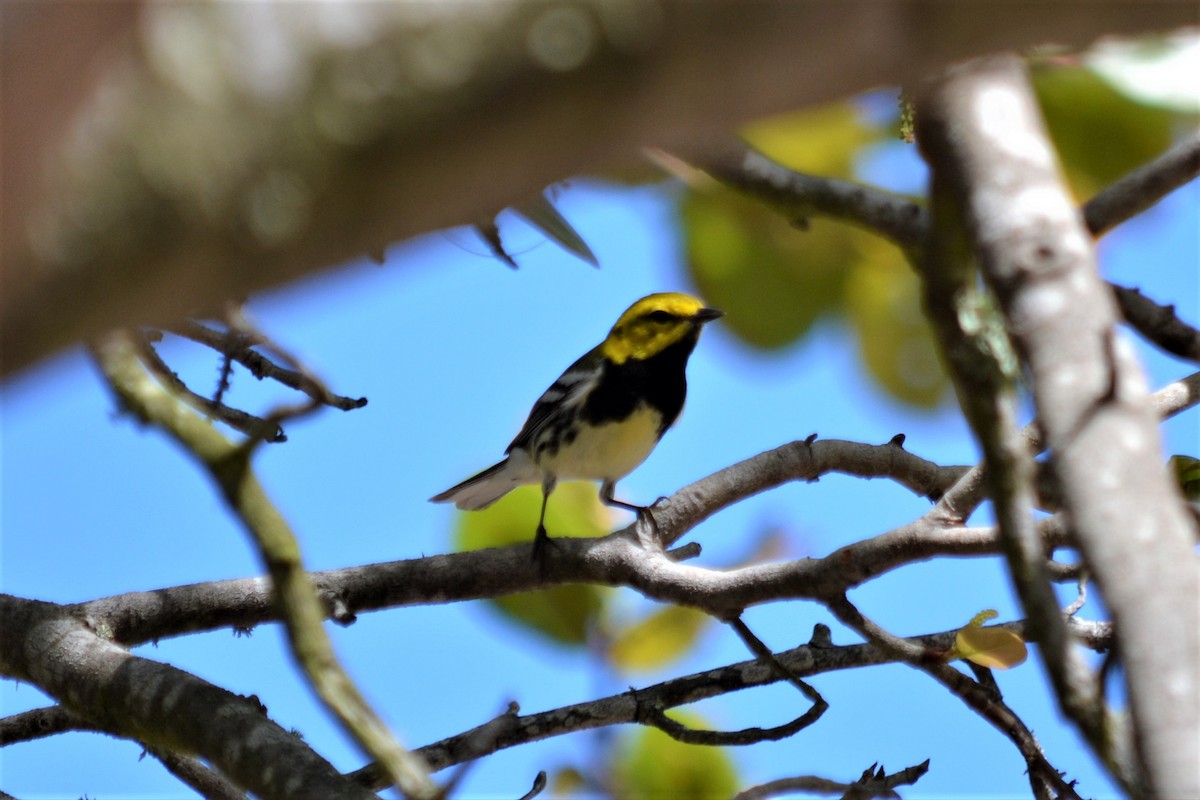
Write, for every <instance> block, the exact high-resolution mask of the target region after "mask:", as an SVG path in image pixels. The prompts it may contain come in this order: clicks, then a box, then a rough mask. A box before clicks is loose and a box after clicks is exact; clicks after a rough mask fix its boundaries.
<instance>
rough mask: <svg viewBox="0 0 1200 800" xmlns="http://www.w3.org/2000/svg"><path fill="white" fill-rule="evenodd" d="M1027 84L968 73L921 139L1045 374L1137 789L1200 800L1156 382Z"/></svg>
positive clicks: (934, 103) (1184, 549) (923, 108)
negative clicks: (1147, 373)
mask: <svg viewBox="0 0 1200 800" xmlns="http://www.w3.org/2000/svg"><path fill="white" fill-rule="evenodd" d="M1024 87H1025V84H1024V80H1023V72H1022V68H1021V65H1020V63H1019V62H1018V61H1017V60H1016V59H989V60H984V61H981V62H976V63H973V64H972V65H969V66H967V67H964V68H961V69H959V70H957V71H954V72H952V73H951V74H950V76H949V77H948V78H947V79H946V80H945V82H944V83H941V84H938V85H937V86H936V88H935V89H934V90H933V91H932V92H931V94H930V95H929V96H928V97H927V98H926V101H925V103H924V104H923V105H920V104H919V106H918V108H919V112H918V119H919V120H920V121H921V122H922V123H923V124H922V127H921V133H920V138H921V141H922V146H923V148H924V149H925V150H926V152H927V153H928V154H929V158H930V160H931V162H932V163H933V164H934V165H935V169H939V170H940V172H941V175H942V180H944V181H945V186H946V191H947V193H948V195H949V196H950V197H951V198H952V201H953V202H954V203H956V204H957V205H958V207H959V208H961V209H962V213H963V216H964V219H965V222H966V229H967V234H968V236H969V238H970V240H971V243H972V247H973V249H974V251H975V253H976V254H977V256H978V258H979V260H980V262H981V264H982V266H983V270H984V274H985V276H986V278H987V280H988V281H989V282H990V284H991V285H992V287H993V288H994V290H995V293H996V296H997V298H998V299H999V301H1000V305H1001V308H1002V310H1003V312H1004V315H1005V317H1006V320H1007V327H1008V330H1009V332H1010V333H1011V336H1012V337H1013V341H1014V342H1015V344H1016V347H1017V349H1018V351H1019V353H1020V355H1021V358H1022V360H1023V362H1024V363H1025V365H1026V366H1027V368H1028V370H1029V373H1030V376H1031V380H1032V386H1033V394H1034V400H1035V403H1036V405H1037V410H1038V416H1039V421H1040V425H1041V429H1042V430H1043V431H1044V433H1045V439H1046V444H1047V445H1048V447H1049V450H1050V453H1051V461H1050V465H1051V469H1052V470H1053V471H1054V473H1055V474H1056V475H1057V477H1058V479H1059V485H1060V487H1061V491H1062V502H1063V507H1064V509H1065V511H1066V513H1067V514H1068V515H1069V516H1070V518H1071V520H1072V526H1073V528H1074V529H1075V530H1076V533H1077V536H1078V544H1079V547H1080V549H1081V550H1082V553H1083V555H1084V558H1085V560H1086V561H1087V564H1088V566H1089V569H1090V570H1091V574H1092V576H1093V577H1094V579H1095V580H1096V582H1097V583H1098V584H1099V585H1100V588H1101V590H1102V592H1103V594H1104V597H1105V601H1106V602H1107V603H1108V605H1109V607H1110V608H1111V609H1112V612H1113V615H1114V618H1115V620H1114V621H1115V622H1116V624H1117V630H1118V631H1119V634H1118V641H1119V646H1118V651H1119V653H1120V656H1121V658H1122V660H1123V663H1124V665H1125V668H1126V671H1125V674H1126V683H1127V686H1128V690H1129V696H1130V710H1131V714H1132V722H1133V727H1134V733H1135V735H1134V741H1135V742H1137V743H1138V746H1139V753H1138V757H1139V760H1140V767H1141V770H1140V772H1141V775H1142V779H1143V780H1144V782H1145V784H1144V785H1143V786H1139V787H1130V788H1131V789H1133V790H1134V791H1136V792H1138V793H1145V795H1146V796H1150V797H1190V796H1200V768H1198V764H1197V759H1198V758H1200V756H1198V755H1197V754H1198V753H1200V681H1198V680H1197V677H1196V672H1195V664H1196V663H1197V661H1198V659H1200V608H1198V606H1197V603H1196V597H1197V596H1200V569H1198V565H1197V561H1196V558H1195V555H1194V552H1193V545H1194V537H1195V533H1194V531H1193V529H1192V525H1191V522H1190V520H1189V519H1188V517H1187V516H1186V514H1185V513H1184V508H1183V504H1182V502H1181V500H1180V497H1179V494H1178V490H1177V489H1175V488H1173V487H1172V485H1171V484H1170V482H1169V481H1168V478H1167V474H1166V471H1165V470H1164V469H1163V466H1162V463H1163V460H1164V459H1163V456H1162V452H1161V446H1160V444H1159V435H1158V430H1157V420H1156V418H1155V415H1154V414H1153V412H1152V410H1151V404H1150V401H1149V397H1148V395H1147V392H1146V388H1145V381H1144V378H1143V377H1142V375H1141V372H1140V368H1139V367H1138V365H1137V362H1136V360H1135V358H1134V356H1133V354H1132V352H1131V350H1130V348H1129V346H1128V345H1127V344H1126V343H1125V342H1124V341H1123V340H1122V339H1121V338H1120V337H1119V336H1118V334H1117V332H1116V330H1115V324H1116V322H1117V315H1116V309H1115V304H1114V303H1113V299H1112V295H1111V293H1110V292H1109V290H1108V288H1107V286H1106V285H1105V284H1104V283H1103V281H1101V280H1100V278H1099V276H1098V274H1097V272H1096V264H1095V256H1094V252H1093V249H1092V247H1091V237H1090V234H1089V232H1088V231H1087V230H1086V229H1085V228H1084V227H1083V225H1082V223H1081V221H1080V219H1079V215H1078V213H1077V211H1076V209H1075V208H1074V206H1073V204H1072V202H1071V199H1070V197H1069V196H1068V194H1067V193H1066V191H1065V190H1064V189H1063V188H1062V184H1061V180H1060V179H1059V176H1058V174H1057V162H1056V159H1055V156H1054V154H1053V152H1052V150H1051V149H1050V148H1049V146H1048V145H1047V143H1046V140H1045V136H1044V134H1043V133H1042V132H1041V130H1040V128H1041V126H1040V120H1039V119H1038V116H1037V112H1036V109H1035V107H1034V105H1033V103H1032V100H1031V99H1030V98H1029V96H1028V94H1027V90H1026V89H1025V88H1024ZM1117 489H1119V491H1117ZM1129 498H1137V502H1130V501H1129ZM1067 710H1068V712H1070V711H1071V707H1070V705H1068V706H1067ZM1084 729H1085V731H1089V733H1092V735H1093V737H1094V736H1095V732H1093V731H1090V730H1089V727H1088V725H1087V724H1086V723H1085V728H1084ZM1093 741H1095V739H1094V738H1093Z"/></svg>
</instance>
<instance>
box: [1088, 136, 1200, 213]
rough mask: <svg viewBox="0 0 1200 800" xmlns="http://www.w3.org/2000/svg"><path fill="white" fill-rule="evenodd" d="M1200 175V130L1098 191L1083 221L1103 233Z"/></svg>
mask: <svg viewBox="0 0 1200 800" xmlns="http://www.w3.org/2000/svg"><path fill="white" fill-rule="evenodd" d="M1197 175H1200V133H1194V134H1192V135H1191V136H1189V137H1187V138H1186V139H1184V140H1183V141H1182V142H1180V143H1179V144H1177V145H1175V146H1174V147H1172V148H1171V149H1170V150H1168V151H1167V152H1165V153H1163V154H1162V155H1161V156H1159V157H1158V158H1156V159H1154V160H1153V161H1151V162H1150V163H1149V164H1144V165H1143V166H1140V167H1138V168H1137V169H1135V170H1133V171H1132V172H1130V173H1129V174H1128V175H1125V176H1123V177H1121V178H1120V179H1119V180H1117V181H1116V182H1115V183H1112V184H1110V185H1108V186H1106V187H1104V189H1103V190H1101V191H1100V192H1098V193H1097V194H1096V196H1095V197H1093V198H1092V199H1091V200H1088V201H1087V202H1086V203H1084V204H1083V221H1084V224H1085V225H1087V229H1088V231H1089V232H1090V233H1091V234H1092V235H1093V236H1100V235H1102V234H1104V233H1107V232H1108V231H1110V230H1112V229H1113V228H1115V227H1117V226H1118V225H1120V224H1121V223H1122V222H1125V221H1126V220H1128V219H1132V218H1133V217H1136V216H1137V215H1138V214H1140V213H1142V212H1143V211H1145V210H1146V209H1148V208H1150V207H1151V206H1153V205H1154V204H1155V203H1157V202H1158V201H1159V200H1162V199H1163V198H1164V197H1166V196H1167V195H1168V194H1170V193H1171V192H1173V191H1175V190H1176V189H1178V188H1179V187H1180V186H1183V185H1184V184H1185V183H1188V182H1189V181H1191V180H1194V179H1195V178H1196V176H1197Z"/></svg>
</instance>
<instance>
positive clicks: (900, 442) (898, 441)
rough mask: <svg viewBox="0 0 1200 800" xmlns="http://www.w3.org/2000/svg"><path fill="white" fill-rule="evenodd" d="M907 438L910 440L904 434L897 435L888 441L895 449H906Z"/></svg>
mask: <svg viewBox="0 0 1200 800" xmlns="http://www.w3.org/2000/svg"><path fill="white" fill-rule="evenodd" d="M906 438H908V437H906V436H905V435H904V434H903V433H897V434H896V435H895V436H893V437H892V438H891V439H888V444H890V445H892V446H894V447H899V448H901V449H903V448H904V440H905V439H906Z"/></svg>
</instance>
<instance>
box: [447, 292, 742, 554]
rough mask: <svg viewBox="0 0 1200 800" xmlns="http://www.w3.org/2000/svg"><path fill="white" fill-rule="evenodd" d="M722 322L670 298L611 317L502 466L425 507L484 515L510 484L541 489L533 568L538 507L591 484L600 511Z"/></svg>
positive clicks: (667, 422) (542, 536) (533, 414)
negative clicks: (700, 347) (712, 325)
mask: <svg viewBox="0 0 1200 800" xmlns="http://www.w3.org/2000/svg"><path fill="white" fill-rule="evenodd" d="M721 316H724V312H722V311H719V310H717V309H715V308H708V307H706V306H705V305H704V304H703V303H702V302H701V301H700V300H698V299H696V298H695V297H692V296H690V295H687V294H682V293H679V292H660V293H657V294H651V295H647V296H646V297H643V298H641V299H640V300H638V301H637V302H635V303H634V304H633V305H631V306H630V307H629V308H628V309H626V310H625V312H624V313H623V314H621V316H620V317H619V318H618V319H617V322H616V324H615V325H613V327H612V330H610V331H609V333H608V336H607V337H605V339H604V341H603V342H601V343H600V344H598V345H597V346H596V347H594V348H592V349H591V350H589V351H588V352H587V353H585V354H584V355H583V356H582V357H580V358H579V359H578V360H577V361H576V362H575V363H573V364H572V365H571V366H569V367H567V369H566V371H564V372H563V374H562V375H560V376H559V377H558V379H557V380H556V381H554V383H552V384H551V385H550V388H548V389H546V391H545V392H543V393H542V395H541V397H539V398H538V400H537V402H536V403H534V405H533V409H532V410H531V411H530V412H529V418H528V419H526V420H525V424H524V425H523V426H522V427H521V431H520V433H518V434H517V436H516V438H515V439H513V441H512V443H511V444H510V445H509V446H508V449H507V450H505V451H504V454H505V458H504V460H503V461H501V462H499V463H498V464H495V465H493V466H491V467H488V468H487V469H485V470H483V471H482V472H479V473H478V474H475V475H472V476H471V477H469V478H467V479H466V480H465V481H463V482H462V483H459V484H456V485H454V486H452V487H450V488H449V489H447V490H446V491H444V492H441V493H440V494H436V495H434V496H433V497H431V498H429V499H430V502H434V503H454V505H455V506H457V507H458V508H460V509H463V510H469V511H475V510H479V509H483V508H487V507H488V506H490V505H491V504H492V503H494V502H496V501H497V500H499V499H500V498H501V497H503V496H504V495H506V494H508V493H509V492H510V491H512V490H513V489H515V488H517V487H518V486H523V485H527V484H539V483H540V484H541V487H542V509H541V513H540V515H539V517H538V525H537V529H536V531H535V533H534V542H533V560H534V561H535V562H538V561H540V560H541V558H542V556H543V552H544V549H545V547H546V546H547V545H548V544H549V543H550V541H551V540H550V537H549V535H548V534H547V533H546V524H545V523H546V505H547V503H548V502H549V499H550V494H551V493H552V492H553V491H554V487H555V486H556V485H557V483H558V481H560V480H594V481H600V488H599V496H600V500H601V502H603V503H604V504H605V505H608V506H613V507H617V508H623V509H626V510H628V511H633V512H635V513H636V514H637V515H638V518H639V520H640V519H642V517H643V515H645V514H647V509H646V507H644V506H638V505H634V504H632V503H627V502H624V501H622V500H618V499H616V498H615V497H614V496H613V495H614V492H615V490H616V484H617V481H619V480H620V479H622V478H624V477H625V476H626V475H628V474H629V473H630V472H632V471H633V470H634V469H635V468H637V467H638V465H640V464H641V463H642V462H643V461H645V460H646V457H647V456H649V455H650V453H651V451H653V450H654V448H655V446H656V445H657V444H658V442H659V440H660V439H662V437H663V434H665V433H666V432H667V429H668V428H670V427H671V426H672V425H673V424H675V421H676V420H677V419H678V418H679V414H680V412H681V411H682V410H683V403H684V399H685V397H686V396H687V375H686V367H687V362H688V358H689V357H690V356H691V354H692V350H693V349H694V348H695V347H696V343H697V341H699V338H700V331H701V329H702V328H703V327H704V326H705V324H707V323H709V322H712V321H713V320H715V319H717V318H719V317H721Z"/></svg>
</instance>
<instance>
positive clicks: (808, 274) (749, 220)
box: [680, 188, 853, 348]
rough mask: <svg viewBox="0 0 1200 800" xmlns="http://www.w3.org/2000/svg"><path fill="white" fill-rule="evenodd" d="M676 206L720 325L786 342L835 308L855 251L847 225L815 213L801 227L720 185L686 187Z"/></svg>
mask: <svg viewBox="0 0 1200 800" xmlns="http://www.w3.org/2000/svg"><path fill="white" fill-rule="evenodd" d="M680 214H681V217H682V225H683V230H684V246H685V252H686V255H687V259H688V266H689V269H690V271H691V273H692V279H693V280H694V282H695V284H696V287H697V289H699V291H700V293H701V295H703V296H704V298H705V300H707V301H708V302H709V303H711V304H712V305H714V306H716V307H718V308H720V309H722V310H724V311H725V314H726V316H725V319H724V320H722V323H721V324H722V327H723V328H725V329H728V330H731V331H732V332H733V333H734V334H736V335H737V336H739V337H740V338H741V339H743V340H744V341H745V342H747V343H748V344H751V345H753V346H755V347H760V348H778V347H786V346H788V345H790V344H792V343H794V342H795V341H797V340H798V339H799V338H800V337H801V336H803V335H804V334H805V333H807V332H808V330H809V329H810V328H811V327H812V325H813V323H814V322H816V320H817V319H818V318H819V317H820V316H821V315H822V314H825V313H829V312H831V311H835V310H837V304H838V299H839V297H840V296H841V287H842V282H843V280H844V279H845V271H844V265H845V263H846V261H847V259H848V258H849V257H850V256H851V255H852V253H853V250H852V248H851V245H850V235H851V231H850V229H849V228H847V227H846V226H845V225H841V224H838V223H833V222H825V221H819V220H818V221H815V222H814V224H813V226H812V228H811V229H810V230H808V231H804V232H801V231H798V230H796V228H794V227H793V226H791V225H789V224H788V223H787V222H786V221H785V220H784V219H783V218H782V217H780V216H779V214H778V213H777V212H775V211H772V210H770V209H768V208H766V207H765V206H763V205H761V204H760V203H758V202H756V201H754V200H750V199H748V198H746V197H743V196H741V195H739V194H737V193H735V192H733V191H731V190H729V189H724V188H714V189H709V190H694V191H691V192H689V193H688V194H686V195H685V196H684V198H683V200H682V203H681V206H680Z"/></svg>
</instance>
